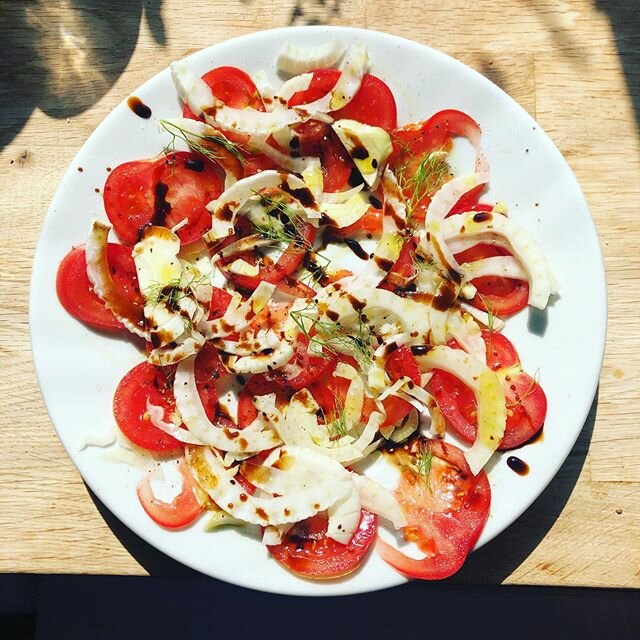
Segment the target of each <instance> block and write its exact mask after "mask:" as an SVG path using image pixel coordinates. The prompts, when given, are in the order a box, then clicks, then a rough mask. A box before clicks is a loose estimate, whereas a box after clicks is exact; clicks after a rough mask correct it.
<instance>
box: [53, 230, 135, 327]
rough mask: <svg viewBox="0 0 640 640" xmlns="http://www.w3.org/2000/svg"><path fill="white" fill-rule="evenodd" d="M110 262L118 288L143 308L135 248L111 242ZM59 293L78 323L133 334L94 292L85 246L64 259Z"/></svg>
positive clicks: (59, 268)
mask: <svg viewBox="0 0 640 640" xmlns="http://www.w3.org/2000/svg"><path fill="white" fill-rule="evenodd" d="M107 261H108V262H109V268H110V271H111V277H112V278H113V280H114V281H115V283H116V284H117V286H118V288H119V289H120V290H122V291H123V292H124V294H125V295H126V296H127V298H128V299H129V300H131V302H133V303H134V304H136V305H139V306H140V307H141V308H142V305H143V300H142V296H141V294H140V289H139V288H138V278H137V275H136V267H135V264H134V262H133V258H132V257H131V248H130V247H125V246H123V245H121V244H115V243H111V242H110V243H109V244H108V245H107ZM56 293H57V294H58V300H59V301H60V304H61V305H62V306H63V307H64V308H65V309H66V311H68V312H69V313H70V314H71V315H72V316H73V317H74V318H76V319H77V320H80V321H81V322H84V323H85V324H88V325H89V326H91V327H93V328H94V329H101V330H103V331H122V332H125V333H127V334H128V333H129V332H128V331H127V329H125V327H124V326H123V325H122V324H121V323H120V322H119V321H118V320H116V318H115V316H114V315H113V313H111V311H109V309H107V307H106V306H105V304H104V302H103V301H102V300H101V299H100V298H99V297H98V296H97V295H96V294H95V293H94V291H93V287H92V285H91V282H90V281H89V278H88V277H87V259H86V254H85V250H84V247H76V248H75V249H72V250H71V251H70V252H69V253H68V254H67V255H66V256H65V257H64V258H63V259H62V262H61V263H60V266H59V267H58V273H57V275H56Z"/></svg>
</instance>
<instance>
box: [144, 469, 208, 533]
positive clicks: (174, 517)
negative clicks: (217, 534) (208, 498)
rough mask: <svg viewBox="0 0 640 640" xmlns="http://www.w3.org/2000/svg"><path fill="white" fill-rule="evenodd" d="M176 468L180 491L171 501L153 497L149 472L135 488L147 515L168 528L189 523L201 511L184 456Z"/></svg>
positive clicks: (194, 483)
mask: <svg viewBox="0 0 640 640" xmlns="http://www.w3.org/2000/svg"><path fill="white" fill-rule="evenodd" d="M178 470H179V471H180V474H181V475H182V491H180V493H179V494H178V495H177V496H176V497H175V498H174V499H173V500H172V501H171V502H163V501H162V500H159V499H158V498H156V497H155V495H154V493H153V489H152V487H151V474H148V475H147V476H145V477H144V478H143V479H142V481H141V482H140V483H139V484H138V487H137V489H136V493H137V494H138V500H140V504H141V505H142V508H143V509H144V510H145V511H146V512H147V514H148V515H149V517H150V518H151V519H152V520H154V521H155V522H157V523H158V524H159V525H160V526H162V527H167V528H168V529H178V528H180V527H185V526H187V525H188V524H191V523H192V522H193V521H194V520H195V519H196V518H197V517H198V516H199V515H200V514H201V513H202V511H203V507H202V506H201V504H200V502H199V500H198V496H197V493H196V490H197V489H196V488H197V485H196V481H195V480H194V479H193V475H192V474H191V471H189V467H188V466H187V463H186V462H185V460H184V458H181V459H180V460H179V462H178Z"/></svg>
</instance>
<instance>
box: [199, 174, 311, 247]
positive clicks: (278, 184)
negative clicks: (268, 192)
mask: <svg viewBox="0 0 640 640" xmlns="http://www.w3.org/2000/svg"><path fill="white" fill-rule="evenodd" d="M270 188H275V189H281V190H282V191H285V192H287V193H289V194H290V195H291V196H292V197H293V198H294V199H295V200H297V201H298V202H300V204H301V208H302V210H303V211H304V213H305V215H306V217H307V219H309V220H312V219H316V218H319V217H320V214H319V213H318V212H317V208H318V205H317V203H316V201H315V198H314V197H313V194H312V193H311V190H310V189H309V187H308V186H307V185H306V183H305V182H304V181H303V180H301V179H300V178H298V177H296V176H294V175H293V174H291V173H286V172H281V171H275V170H273V169H269V170H267V171H262V172H260V173H256V174H255V175H253V176H249V177H248V178H243V179H242V180H238V182H236V183H235V184H234V185H233V186H231V187H230V188H229V189H226V190H225V191H224V192H223V193H222V194H221V195H220V197H218V198H217V199H216V200H213V201H212V202H210V203H209V204H208V205H207V209H208V210H209V211H210V212H211V231H209V232H208V233H207V234H206V235H205V236H204V237H205V240H208V241H210V242H215V241H216V240H220V239H222V238H227V237H228V236H230V235H232V234H233V232H234V226H235V219H236V215H237V214H238V211H239V210H240V208H241V207H242V205H243V204H245V202H247V200H249V198H251V197H253V196H255V195H256V193H257V192H259V191H261V190H263V189H270ZM302 201H304V202H302ZM305 203H308V206H306V205H305Z"/></svg>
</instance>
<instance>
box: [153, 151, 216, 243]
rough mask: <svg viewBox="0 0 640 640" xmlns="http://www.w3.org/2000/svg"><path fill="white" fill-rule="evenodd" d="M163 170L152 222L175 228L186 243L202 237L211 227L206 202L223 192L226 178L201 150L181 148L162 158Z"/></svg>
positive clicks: (157, 187) (181, 240)
mask: <svg viewBox="0 0 640 640" xmlns="http://www.w3.org/2000/svg"><path fill="white" fill-rule="evenodd" d="M160 163H161V166H162V171H161V172H160V174H159V177H158V180H159V181H158V184H157V186H156V196H157V198H156V211H155V215H154V217H153V220H152V222H153V223H154V224H160V225H163V226H165V227H169V228H172V227H174V226H175V225H177V224H178V223H179V222H182V220H185V219H186V220H187V223H186V224H185V225H184V226H183V227H181V228H180V229H178V231H177V232H176V233H177V235H178V237H179V238H180V242H181V243H182V244H189V243H190V242H194V241H196V240H200V238H202V236H203V235H204V234H205V233H206V232H207V231H208V230H209V229H210V228H211V214H210V213H209V211H207V208H206V205H207V204H208V203H209V202H211V201H212V200H215V199H216V198H217V197H218V196H219V195H220V194H221V193H222V191H223V185H222V180H221V179H220V175H219V173H218V171H217V169H216V167H215V166H214V164H213V163H212V162H209V161H208V160H206V159H205V158H203V157H202V156H200V155H198V154H197V153H192V152H189V151H179V152H177V153H172V154H171V155H169V156H167V157H166V158H165V159H161V160H160Z"/></svg>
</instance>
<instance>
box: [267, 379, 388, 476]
mask: <svg viewBox="0 0 640 640" xmlns="http://www.w3.org/2000/svg"><path fill="white" fill-rule="evenodd" d="M255 404H256V408H257V409H258V411H259V412H261V413H264V414H266V416H267V419H268V421H269V423H270V424H271V425H272V426H273V428H274V429H275V430H276V431H277V432H278V435H279V436H280V438H282V440H283V442H285V444H287V445H297V446H301V447H304V448H306V449H310V450H311V451H313V452H315V453H316V454H319V455H323V456H326V457H328V458H331V459H333V460H335V461H337V462H340V463H342V464H351V463H353V462H356V461H358V460H361V459H362V458H364V457H365V455H367V453H368V451H367V447H368V446H369V445H370V444H371V443H372V441H373V439H374V437H375V435H376V433H377V432H378V429H379V427H380V425H381V424H382V422H383V420H384V414H383V413H380V412H377V411H374V412H373V413H372V414H371V416H370V417H369V420H368V422H367V424H366V425H365V428H364V430H363V431H362V433H361V434H360V436H359V437H358V438H357V439H356V440H354V439H353V438H352V437H350V436H342V437H340V438H339V439H338V440H337V441H335V442H332V443H330V442H329V439H328V437H327V435H326V432H323V430H322V429H321V428H320V426H319V425H318V418H317V411H318V409H319V407H318V405H317V404H316V402H315V400H314V399H313V397H312V396H311V394H310V393H309V392H308V391H307V390H306V389H302V390H301V391H298V392H297V393H295V394H294V395H293V397H292V398H291V401H290V402H289V406H288V407H287V408H286V410H285V411H284V413H282V412H280V411H279V410H278V409H277V408H276V406H275V397H274V396H273V395H270V396H258V397H256V398H255Z"/></svg>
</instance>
